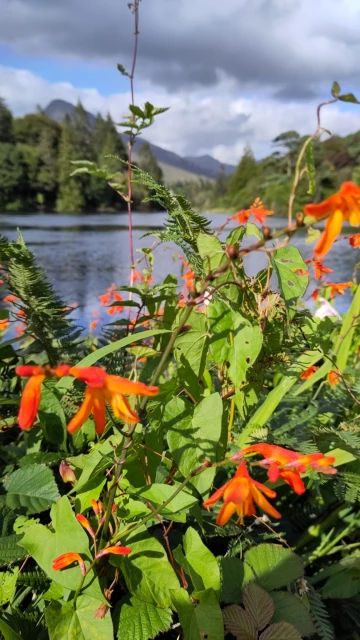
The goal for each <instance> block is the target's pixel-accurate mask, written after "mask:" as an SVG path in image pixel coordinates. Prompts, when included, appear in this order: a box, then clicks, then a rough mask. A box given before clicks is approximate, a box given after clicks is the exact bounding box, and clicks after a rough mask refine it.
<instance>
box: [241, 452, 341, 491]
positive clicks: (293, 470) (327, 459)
mask: <svg viewBox="0 0 360 640" xmlns="http://www.w3.org/2000/svg"><path fill="white" fill-rule="evenodd" d="M247 453H259V454H260V455H261V456H264V460H262V461H261V462H260V463H259V464H260V465H261V466H262V467H265V468H267V469H268V478H269V480H270V482H276V481H277V480H278V479H279V478H282V479H283V480H284V482H286V483H287V484H288V485H290V487H291V488H292V489H293V491H295V493H297V494H298V495H301V494H302V493H304V492H305V491H306V489H305V485H304V483H303V481H302V479H301V478H300V473H305V472H306V471H307V469H309V468H310V469H314V471H320V472H321V473H325V474H327V475H332V474H335V473H336V472H337V470H336V469H333V468H331V465H332V464H334V462H335V458H334V457H333V456H324V454H323V453H310V454H308V455H303V454H302V453H299V452H298V451H291V450H290V449H284V448H283V447H279V446H277V445H275V444H266V443H263V442H260V443H259V444H253V445H251V446H249V447H246V448H245V449H242V451H239V452H238V453H236V454H235V455H234V456H232V458H231V459H232V460H234V461H235V460H239V459H241V458H242V457H243V456H244V455H246V454H247Z"/></svg>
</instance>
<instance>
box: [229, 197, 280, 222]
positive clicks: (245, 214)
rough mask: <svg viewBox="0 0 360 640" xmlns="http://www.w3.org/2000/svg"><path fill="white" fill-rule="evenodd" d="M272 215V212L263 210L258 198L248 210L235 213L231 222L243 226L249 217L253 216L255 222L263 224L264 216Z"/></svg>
mask: <svg viewBox="0 0 360 640" xmlns="http://www.w3.org/2000/svg"><path fill="white" fill-rule="evenodd" d="M273 213H274V212H273V211H269V210H268V209H264V205H263V203H262V201H261V200H260V198H256V199H255V200H254V202H253V203H252V205H251V207H250V208H249V209H242V210H241V211H238V213H235V215H234V216H233V217H232V220H237V221H238V223H239V224H244V223H245V222H247V221H248V220H249V218H250V216H251V215H253V216H254V220H255V222H258V223H259V224H264V222H265V219H266V216H272V215H273Z"/></svg>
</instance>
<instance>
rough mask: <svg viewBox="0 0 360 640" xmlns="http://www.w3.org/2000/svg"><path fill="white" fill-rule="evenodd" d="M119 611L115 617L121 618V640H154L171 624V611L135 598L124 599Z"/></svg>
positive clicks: (119, 627) (120, 603)
mask: <svg viewBox="0 0 360 640" xmlns="http://www.w3.org/2000/svg"><path fill="white" fill-rule="evenodd" d="M117 609H118V610H117V611H115V613H114V617H115V619H117V617H118V616H119V624H118V631H117V633H118V636H119V638H121V640H153V638H156V636H157V635H158V634H159V633H161V632H164V631H167V630H168V629H169V627H170V624H171V618H172V611H171V609H159V608H158V607H155V606H154V605H153V604H149V603H148V602H144V601H143V600H139V599H138V598H135V597H134V596H126V597H125V598H123V599H122V600H121V601H120V602H119V604H118V606H117Z"/></svg>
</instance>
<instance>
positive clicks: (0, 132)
mask: <svg viewBox="0 0 360 640" xmlns="http://www.w3.org/2000/svg"><path fill="white" fill-rule="evenodd" d="M0 142H9V143H13V142H14V130H13V117H12V113H11V111H10V109H8V108H7V106H6V104H5V101H4V100H3V99H2V98H0Z"/></svg>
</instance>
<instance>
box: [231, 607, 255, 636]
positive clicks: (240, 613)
mask: <svg viewBox="0 0 360 640" xmlns="http://www.w3.org/2000/svg"><path fill="white" fill-rule="evenodd" d="M223 618H224V624H225V628H226V631H227V632H228V633H232V634H233V635H234V636H235V637H236V638H237V639H239V640H256V639H257V626H256V624H255V621H254V619H253V617H252V616H251V614H250V613H249V612H248V611H245V610H244V609H243V608H242V607H240V606H239V605H238V604H232V605H230V607H225V609H224V610H223Z"/></svg>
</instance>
